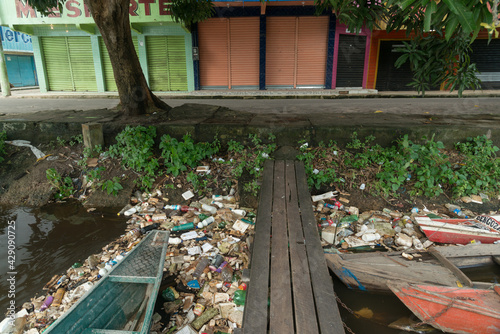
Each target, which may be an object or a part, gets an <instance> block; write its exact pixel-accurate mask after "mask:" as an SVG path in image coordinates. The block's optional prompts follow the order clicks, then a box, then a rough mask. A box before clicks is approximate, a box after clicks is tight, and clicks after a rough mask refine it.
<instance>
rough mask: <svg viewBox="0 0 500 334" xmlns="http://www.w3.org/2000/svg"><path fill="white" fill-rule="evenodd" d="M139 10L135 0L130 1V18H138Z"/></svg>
mask: <svg viewBox="0 0 500 334" xmlns="http://www.w3.org/2000/svg"><path fill="white" fill-rule="evenodd" d="M137 8H139V5H138V4H137V2H136V1H135V0H130V8H129V9H128V13H129V14H130V16H137V15H139V14H137Z"/></svg>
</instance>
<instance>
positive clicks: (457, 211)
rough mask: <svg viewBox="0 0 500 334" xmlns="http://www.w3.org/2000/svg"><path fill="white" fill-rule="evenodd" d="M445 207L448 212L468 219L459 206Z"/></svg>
mask: <svg viewBox="0 0 500 334" xmlns="http://www.w3.org/2000/svg"><path fill="white" fill-rule="evenodd" d="M445 206H446V208H448V210H450V212H452V213H454V214H456V215H457V216H459V217H464V218H467V216H466V215H465V213H463V212H462V209H461V208H460V207H459V206H458V205H455V204H445Z"/></svg>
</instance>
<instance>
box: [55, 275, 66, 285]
mask: <svg viewBox="0 0 500 334" xmlns="http://www.w3.org/2000/svg"><path fill="white" fill-rule="evenodd" d="M66 277H67V276H66V275H62V276H61V278H60V279H59V280H58V281H57V283H56V285H59V284H61V283H62V282H64V280H65V279H66Z"/></svg>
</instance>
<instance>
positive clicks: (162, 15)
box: [0, 0, 194, 92]
mask: <svg viewBox="0 0 500 334" xmlns="http://www.w3.org/2000/svg"><path fill="white" fill-rule="evenodd" d="M130 21H131V28H132V37H133V41H134V45H135V52H136V53H137V55H138V57H139V61H140V63H141V66H142V70H143V72H144V75H145V76H146V79H147V81H148V83H149V85H150V87H151V89H152V90H154V91H191V90H194V75H193V59H192V47H191V45H192V41H191V33H190V32H188V31H186V30H185V29H184V28H183V27H182V26H181V25H180V24H177V23H174V22H173V21H172V17H171V16H170V12H169V8H168V2H167V1H163V0H153V1H149V0H148V1H145V0H131V2H130ZM0 25H3V26H8V27H9V28H11V29H12V30H15V31H18V32H24V33H27V34H30V35H31V39H32V42H33V53H34V60H35V64H36V68H37V73H38V81H39V85H40V90H41V91H42V92H46V91H94V92H104V91H116V90H117V88H116V84H115V81H114V77H113V70H112V68H111V62H110V60H109V56H108V52H107V50H106V47H105V46H104V43H103V40H102V37H101V35H100V33H99V29H97V27H96V25H95V23H94V20H93V19H92V17H91V15H90V12H89V10H88V8H87V7H86V5H85V4H84V2H83V0H69V1H67V2H66V3H65V8H64V9H63V11H62V13H60V12H58V11H55V12H54V13H53V14H51V15H49V16H43V15H41V14H40V13H38V12H36V11H35V10H34V9H33V8H31V7H30V6H29V5H28V4H27V3H26V1H25V0H5V1H2V2H1V3H0Z"/></svg>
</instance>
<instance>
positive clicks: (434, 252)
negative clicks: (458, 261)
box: [429, 248, 472, 287]
mask: <svg viewBox="0 0 500 334" xmlns="http://www.w3.org/2000/svg"><path fill="white" fill-rule="evenodd" d="M429 253H431V254H432V255H433V256H434V257H435V258H436V260H438V261H439V262H440V263H441V264H442V265H443V266H444V267H445V268H448V269H449V270H451V272H453V274H455V276H456V277H457V278H458V280H459V281H460V283H462V284H463V285H464V286H469V287H472V281H471V280H470V278H469V277H467V275H465V274H464V273H463V272H462V271H461V270H460V269H458V268H457V267H456V266H455V265H454V264H453V263H451V262H450V260H448V259H447V258H445V257H444V256H443V255H442V254H441V253H440V252H439V251H438V250H437V249H435V248H430V249H429Z"/></svg>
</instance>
